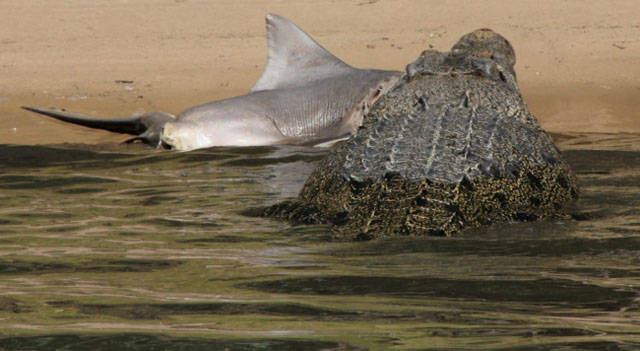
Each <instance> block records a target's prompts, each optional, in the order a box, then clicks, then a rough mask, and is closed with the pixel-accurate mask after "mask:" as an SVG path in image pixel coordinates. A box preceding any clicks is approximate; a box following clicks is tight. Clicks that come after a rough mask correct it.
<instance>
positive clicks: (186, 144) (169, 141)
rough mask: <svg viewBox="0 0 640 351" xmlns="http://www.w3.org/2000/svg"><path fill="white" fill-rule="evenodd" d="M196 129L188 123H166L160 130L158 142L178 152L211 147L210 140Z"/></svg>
mask: <svg viewBox="0 0 640 351" xmlns="http://www.w3.org/2000/svg"><path fill="white" fill-rule="evenodd" d="M196 127H197V126H192V125H190V124H188V123H175V122H168V123H166V124H165V125H164V128H163V129H162V135H161V136H160V142H161V143H163V144H166V145H169V146H170V147H171V149H174V150H179V151H188V150H193V149H198V148H202V147H207V146H209V145H211V144H212V142H211V140H210V139H209V138H208V137H207V136H206V135H204V134H203V133H201V132H200V131H199V130H198V128H196Z"/></svg>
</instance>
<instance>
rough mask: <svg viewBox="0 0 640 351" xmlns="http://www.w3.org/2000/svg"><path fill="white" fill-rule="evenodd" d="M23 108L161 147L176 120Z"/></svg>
mask: <svg viewBox="0 0 640 351" xmlns="http://www.w3.org/2000/svg"><path fill="white" fill-rule="evenodd" d="M22 108H23V109H25V110H27V111H31V112H35V113H38V114H41V115H45V116H49V117H53V118H55V119H57V120H60V121H63V122H68V123H73V124H78V125H81V126H85V127H89V128H96V129H104V130H108V131H110V132H115V133H122V134H131V135H136V137H134V138H132V139H129V140H127V141H126V142H132V141H135V140H140V141H142V142H145V143H148V144H152V145H159V143H160V135H161V133H162V127H163V126H164V124H165V123H167V122H168V121H172V120H174V119H175V117H174V116H172V115H170V114H168V113H164V112H151V113H147V114H144V115H142V116H139V117H119V118H100V117H91V116H85V115H81V114H77V113H72V112H67V111H64V110H58V109H53V108H48V109H43V108H37V107H27V106H22Z"/></svg>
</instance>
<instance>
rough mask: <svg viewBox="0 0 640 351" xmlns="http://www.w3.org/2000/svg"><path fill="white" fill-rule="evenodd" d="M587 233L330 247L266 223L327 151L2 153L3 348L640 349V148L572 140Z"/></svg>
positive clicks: (480, 234)
mask: <svg viewBox="0 0 640 351" xmlns="http://www.w3.org/2000/svg"><path fill="white" fill-rule="evenodd" d="M555 137H556V138H557V140H558V142H559V144H560V145H561V148H562V149H563V150H564V154H565V156H566V157H567V159H568V160H569V162H570V164H571V165H572V166H573V167H574V168H575V170H576V171H577V173H578V174H579V177H580V181H581V185H582V195H581V198H580V200H579V201H577V202H576V203H575V204H573V205H572V206H571V212H572V213H573V214H574V216H575V217H576V218H577V219H576V220H566V221H554V222H542V223H510V224H500V225H494V226H492V227H489V228H483V229H479V230H474V231H470V232H468V233H466V234H465V236H463V237H458V238H387V239H383V240H378V241H373V242H365V243H362V242H359V243H351V242H331V241H329V240H328V236H329V234H330V230H331V229H330V228H329V227H326V226H295V225H292V224H288V223H282V222H277V221H273V220H269V219H263V218H258V217H254V216H251V214H252V213H255V212H256V211H255V209H256V208H260V207H261V206H265V205H269V204H272V203H274V202H277V201H279V200H281V199H284V198H287V197H292V196H295V195H296V193H297V191H298V190H299V189H300V187H301V186H302V183H303V182H304V180H305V179H306V177H307V176H308V174H309V173H310V171H311V169H312V168H313V166H314V165H315V164H316V163H317V161H318V160H319V159H320V158H322V157H323V156H324V155H325V154H326V151H324V150H317V149H309V148H295V147H278V148H276V147H268V148H266V147H265V148H213V149H208V150H202V151H194V152H188V153H175V152H157V151H154V150H149V149H143V148H131V147H111V146H98V147H93V146H73V147H71V148H69V147H66V148H62V147H40V146H7V145H4V146H0V350H90V351H99V350H638V349H640V299H639V296H640V136H637V135H630V134H629V135H623V134H619V135H598V134H584V135H581V134H571V135H556V136H555Z"/></svg>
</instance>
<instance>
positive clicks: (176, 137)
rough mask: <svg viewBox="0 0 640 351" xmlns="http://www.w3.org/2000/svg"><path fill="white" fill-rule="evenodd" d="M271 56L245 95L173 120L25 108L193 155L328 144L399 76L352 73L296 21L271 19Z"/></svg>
mask: <svg viewBox="0 0 640 351" xmlns="http://www.w3.org/2000/svg"><path fill="white" fill-rule="evenodd" d="M266 22H267V47H268V59H267V65H266V67H265V70H264V72H263V73H262V76H261V77H260V79H259V80H258V82H257V83H256V84H255V85H254V86H253V88H251V90H250V91H249V92H248V93H247V94H246V95H241V96H236V97H231V98H227V99H223V100H217V101H213V102H209V103H205V104H202V105H198V106H194V107H191V108H189V109H187V110H186V111H184V112H182V113H180V114H178V115H177V116H174V115H172V114H169V113H165V112H151V113H147V114H143V115H140V116H134V117H112V118H99V117H92V116H86V115H82V114H77V113H72V112H68V111H66V110H61V109H56V108H38V107H27V106H23V107H22V108H24V109H26V110H28V111H31V112H35V113H38V114H41V115H45V116H49V117H53V118H55V119H58V120H61V121H64V122H69V123H73V124H78V125H82V126H86V127H90V128H98V129H104V130H108V131H111V132H116V133H124V134H131V135H134V137H132V138H131V139H129V140H127V141H126V142H134V141H141V142H144V143H147V144H151V145H153V146H155V147H158V148H164V149H173V150H180V151H189V150H194V149H200V148H206V147H213V146H263V145H280V144H294V145H309V146H319V145H324V146H326V145H330V144H331V143H333V142H335V141H338V140H342V139H346V138H348V137H349V136H350V135H352V134H353V133H354V132H355V131H356V130H357V128H358V127H359V126H360V125H361V124H362V121H363V118H364V116H365V115H366V114H367V112H368V111H369V109H370V107H371V106H372V105H373V104H374V103H375V102H376V101H377V100H378V99H379V98H380V97H381V96H383V95H384V94H386V93H387V92H388V91H389V90H390V89H391V88H392V87H393V86H394V85H395V84H396V83H397V82H398V80H399V79H400V76H401V74H402V73H401V72H398V71H390V70H378V69H359V68H354V67H352V66H350V65H348V64H346V63H344V62H343V61H342V60H340V59H338V58H337V57H335V56H334V55H333V54H331V53H330V52H329V51H327V50H326V49H325V48H323V47H322V46H321V45H320V44H318V43H317V42H316V41H315V40H314V39H312V38H311V37H310V36H309V35H308V34H307V33H305V32H304V31H303V30H302V29H300V28H299V27H298V26H297V25H296V24H294V23H293V22H291V21H289V20H287V19H286V18H284V17H281V16H278V15H275V14H267V16H266Z"/></svg>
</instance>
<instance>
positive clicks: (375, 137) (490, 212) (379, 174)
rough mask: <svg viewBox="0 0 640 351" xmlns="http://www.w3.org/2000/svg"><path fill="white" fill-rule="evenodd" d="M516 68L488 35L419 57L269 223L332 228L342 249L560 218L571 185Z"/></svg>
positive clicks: (504, 45)
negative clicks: (350, 243)
mask: <svg viewBox="0 0 640 351" xmlns="http://www.w3.org/2000/svg"><path fill="white" fill-rule="evenodd" d="M514 65H515V51H514V49H513V47H512V45H511V44H510V43H509V41H507V40H506V39H505V38H504V37H503V36H501V35H500V34H498V33H496V32H494V31H492V30H490V29H479V30H476V31H474V32H471V33H469V34H466V35H464V36H462V37H461V38H460V40H459V41H458V42H457V43H456V44H455V45H454V46H453V47H452V49H451V50H450V51H447V52H439V51H436V50H433V49H429V50H425V51H424V52H422V54H421V55H420V56H419V57H418V59H417V60H416V61H414V62H412V63H410V64H409V65H408V66H407V67H406V72H405V73H404V74H403V76H402V77H401V78H400V80H399V82H398V83H397V84H396V85H395V86H394V87H393V88H391V90H390V91H389V92H388V93H387V94H386V95H385V96H383V97H382V98H381V99H380V100H378V102H377V103H376V104H374V105H373V106H372V107H371V109H370V111H369V113H368V115H367V116H366V117H365V120H364V122H363V125H362V126H361V127H360V128H359V129H358V130H357V132H356V133H355V135H353V136H352V137H351V138H349V139H348V140H346V141H344V142H342V143H341V144H339V145H337V146H336V147H335V148H334V149H333V150H332V151H331V152H330V153H329V155H328V156H327V157H326V158H325V159H323V160H322V161H321V162H320V164H319V165H318V167H317V168H316V169H315V170H314V171H313V172H312V174H311V176H310V177H309V178H308V179H307V181H306V182H305V184H304V186H303V188H302V190H301V191H300V193H299V195H298V197H297V198H296V199H293V200H287V201H284V202H281V203H278V204H275V205H273V206H270V207H268V208H266V209H265V210H264V215H265V216H270V217H276V218H280V219H285V220H292V221H297V222H303V223H330V224H333V225H334V228H335V230H334V231H333V232H334V236H335V237H336V238H339V239H345V240H369V239H374V238H378V237H382V236H391V235H437V236H453V235H459V234H461V233H462V232H463V231H465V230H468V229H470V228H477V227H479V226H486V225H490V224H492V223H497V222H512V221H533V220H543V219H549V218H564V217H566V216H567V215H566V214H565V213H564V212H563V207H564V206H565V205H566V204H567V203H568V202H569V201H571V200H572V199H574V198H576V197H577V196H578V194H579V187H578V182H577V178H576V176H575V174H574V173H573V171H572V170H571V168H570V167H569V166H568V164H567V163H566V161H565V160H564V159H563V157H562V155H561V153H560V151H559V150H558V148H557V147H556V146H555V144H554V142H553V140H552V139H551V137H550V136H549V135H548V134H547V133H546V132H545V131H544V130H543V129H542V127H541V126H540V125H539V123H538V121H537V120H536V117H535V116H534V115H533V114H532V113H531V111H529V109H528V108H527V105H526V104H525V102H524V99H523V97H522V95H521V93H520V89H519V87H518V84H517V80H516V73H515V70H514Z"/></svg>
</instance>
